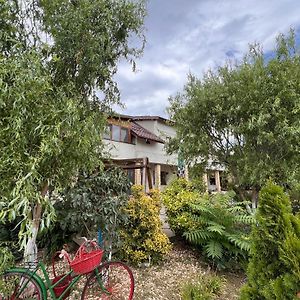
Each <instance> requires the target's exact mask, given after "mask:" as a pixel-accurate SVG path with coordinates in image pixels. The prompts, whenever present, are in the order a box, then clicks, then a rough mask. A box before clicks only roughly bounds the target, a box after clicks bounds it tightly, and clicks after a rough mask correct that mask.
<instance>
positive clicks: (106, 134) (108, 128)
mask: <svg viewBox="0 0 300 300" xmlns="http://www.w3.org/2000/svg"><path fill="white" fill-rule="evenodd" d="M110 135H111V125H107V126H106V128H105V131H104V134H103V138H104V139H106V140H110Z"/></svg>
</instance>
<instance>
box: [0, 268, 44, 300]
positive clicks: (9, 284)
mask: <svg viewBox="0 0 300 300" xmlns="http://www.w3.org/2000/svg"><path fill="white" fill-rule="evenodd" d="M0 281H1V283H0V284H1V289H0V300H25V299H26V300H42V299H43V296H42V290H41V287H40V286H39V284H38V283H37V282H36V281H35V279H34V278H31V277H30V275H29V274H26V273H23V272H8V273H5V274H4V275H2V276H1V279H0Z"/></svg>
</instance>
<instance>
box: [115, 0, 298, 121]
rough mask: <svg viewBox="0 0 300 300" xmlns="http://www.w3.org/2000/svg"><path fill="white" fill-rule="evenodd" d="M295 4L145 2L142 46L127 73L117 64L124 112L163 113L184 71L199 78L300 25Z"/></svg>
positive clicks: (288, 0)
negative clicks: (254, 45) (135, 66)
mask: <svg viewBox="0 0 300 300" xmlns="http://www.w3.org/2000/svg"><path fill="white" fill-rule="evenodd" d="M299 15H300V5H299V2H298V1H296V0H284V1H283V0H273V1H271V2H270V1H269V0H255V1H254V0H252V1H251V0H242V1H236V0H223V1H221V0H215V1H211V0H206V1H203V0H201V1H197V0H164V1H161V0H149V17H148V19H147V20H146V27H147V41H148V43H147V46H146V48H145V52H144V56H143V58H142V59H140V61H138V62H137V64H138V70H139V71H138V72H137V73H132V71H131V67H130V66H129V65H125V64H121V65H120V68H119V73H118V75H117V77H116V78H117V81H118V82H119V86H120V89H121V96H122V100H123V101H124V102H125V104H126V107H127V109H126V110H125V111H123V112H124V113H128V114H133V115H134V114H159V115H165V108H166V106H167V105H168V97H169V96H170V95H174V94H175V93H176V92H178V91H180V90H181V89H182V87H183V85H184V84H185V82H186V77H187V74H188V73H189V71H191V72H193V73H195V74H197V75H198V76H199V77H200V76H201V75H202V74H203V72H204V71H206V70H208V69H209V68H214V67H215V66H216V65H219V64H223V63H224V62H225V60H227V59H228V57H229V56H231V57H232V58H234V59H240V58H241V57H242V55H243V54H244V53H245V52H246V51H247V49H248V45H249V43H253V42H260V43H261V44H262V46H263V49H264V51H270V50H272V48H273V47H274V42H275V37H276V35H278V33H280V32H283V33H286V32H287V31H288V30H289V28H290V26H292V27H294V28H296V29H297V28H299V27H300V18H299Z"/></svg>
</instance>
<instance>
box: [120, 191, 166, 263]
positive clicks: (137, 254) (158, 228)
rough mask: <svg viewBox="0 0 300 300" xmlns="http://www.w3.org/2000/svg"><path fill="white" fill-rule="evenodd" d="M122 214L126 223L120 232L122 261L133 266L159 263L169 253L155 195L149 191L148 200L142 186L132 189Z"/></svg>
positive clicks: (155, 193) (156, 194)
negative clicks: (126, 218)
mask: <svg viewBox="0 0 300 300" xmlns="http://www.w3.org/2000/svg"><path fill="white" fill-rule="evenodd" d="M125 212H126V213H127V215H128V223H127V224H126V225H125V226H124V229H123V231H122V237H123V246H122V256H123V259H124V260H127V261H131V262H133V263H135V264H139V263H141V262H144V261H146V260H148V259H151V261H152V262H154V263H157V262H158V261H160V260H161V259H162V258H163V256H164V255H165V254H167V253H168V252H169V250H170V249H171V244H170V242H169V239H168V237H167V236H166V235H165V234H164V233H163V231H162V223H161V220H160V216H159V215H160V199H159V193H158V191H157V190H152V191H151V192H150V195H149V196H148V195H146V194H145V193H144V192H143V187H142V186H138V185H137V186H133V187H132V197H130V199H129V201H128V204H127V206H126V208H125Z"/></svg>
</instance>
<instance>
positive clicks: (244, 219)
mask: <svg viewBox="0 0 300 300" xmlns="http://www.w3.org/2000/svg"><path fill="white" fill-rule="evenodd" d="M234 221H235V222H236V223H243V224H248V225H251V224H254V223H255V218H254V216H253V215H246V214H243V215H237V216H235V217H234Z"/></svg>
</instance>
